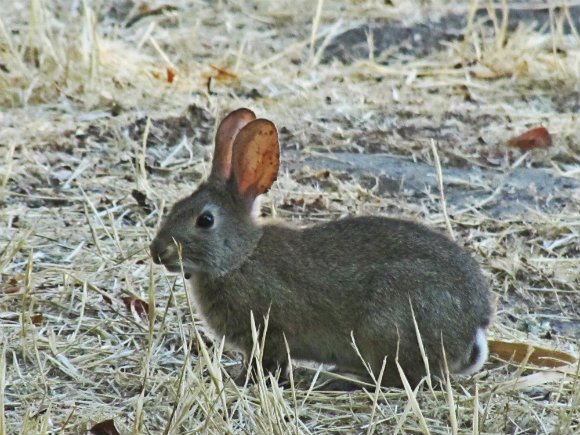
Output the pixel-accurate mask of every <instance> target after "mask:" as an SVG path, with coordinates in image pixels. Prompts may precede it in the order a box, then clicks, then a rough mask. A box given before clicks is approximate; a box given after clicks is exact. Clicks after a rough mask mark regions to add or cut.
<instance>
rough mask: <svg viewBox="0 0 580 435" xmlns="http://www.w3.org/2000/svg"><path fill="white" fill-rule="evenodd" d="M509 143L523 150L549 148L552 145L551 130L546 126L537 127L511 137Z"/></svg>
mask: <svg viewBox="0 0 580 435" xmlns="http://www.w3.org/2000/svg"><path fill="white" fill-rule="evenodd" d="M507 143H508V145H509V146H512V147H515V148H519V149H521V150H531V149H534V148H548V147H550V146H552V136H550V132H549V131H548V130H547V129H546V128H544V127H537V128H532V129H531V130H528V131H526V132H525V133H523V134H520V135H519V136H517V137H514V138H512V139H510V140H509V141H508V142H507Z"/></svg>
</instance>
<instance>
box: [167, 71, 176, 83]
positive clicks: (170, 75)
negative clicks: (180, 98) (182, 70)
mask: <svg viewBox="0 0 580 435" xmlns="http://www.w3.org/2000/svg"><path fill="white" fill-rule="evenodd" d="M174 79H175V70H174V69H173V68H167V83H173V80H174Z"/></svg>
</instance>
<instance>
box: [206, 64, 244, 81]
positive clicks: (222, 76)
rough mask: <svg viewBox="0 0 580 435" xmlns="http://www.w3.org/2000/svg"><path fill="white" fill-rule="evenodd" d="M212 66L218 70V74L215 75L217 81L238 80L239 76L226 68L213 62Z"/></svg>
mask: <svg viewBox="0 0 580 435" xmlns="http://www.w3.org/2000/svg"><path fill="white" fill-rule="evenodd" d="M210 67H211V68H212V69H214V70H215V71H216V72H217V74H216V75H215V76H213V77H214V78H215V79H216V80H217V81H220V82H226V81H231V80H236V79H237V78H238V76H237V75H235V74H234V73H231V72H229V71H228V70H226V69H223V68H219V67H217V66H215V65H211V64H210Z"/></svg>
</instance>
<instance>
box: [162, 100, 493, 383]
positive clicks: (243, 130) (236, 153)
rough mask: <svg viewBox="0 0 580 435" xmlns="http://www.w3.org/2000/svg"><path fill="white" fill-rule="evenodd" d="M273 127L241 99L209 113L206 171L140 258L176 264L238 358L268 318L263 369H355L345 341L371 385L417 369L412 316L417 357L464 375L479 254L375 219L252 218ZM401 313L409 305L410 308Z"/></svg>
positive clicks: (272, 155)
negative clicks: (297, 364)
mask: <svg viewBox="0 0 580 435" xmlns="http://www.w3.org/2000/svg"><path fill="white" fill-rule="evenodd" d="M279 156H280V150H279V144H278V134H277V131H276V127H275V126H274V124H273V123H272V122H270V121H268V120H266V119H256V117H255V115H254V113H253V112H251V111H250V110H248V109H243V108H242V109H239V110H236V111H234V112H232V113H230V114H229V115H228V116H227V117H226V118H225V119H224V120H223V121H222V122H221V124H220V126H219V128H218V131H217V134H216V140H215V154H214V158H213V164H212V170H211V174H210V176H209V178H208V180H207V181H206V182H205V183H203V184H202V185H201V186H200V187H199V188H198V189H197V190H196V191H195V192H194V193H193V194H192V195H190V196H188V197H186V198H183V199H181V200H180V201H178V202H177V203H176V204H175V205H174V206H173V209H172V210H171V213H169V215H168V216H167V218H166V219H165V221H164V223H163V224H162V226H161V229H160V230H159V233H158V234H157V236H156V237H155V239H154V240H153V242H152V243H151V256H152V257H153V261H154V262H155V263H158V264H163V265H164V266H165V267H166V268H167V270H169V271H171V272H180V271H182V270H183V272H184V274H185V277H186V278H187V279H189V281H190V284H191V292H192V295H193V297H194V300H195V302H196V305H197V308H198V310H199V314H200V315H201V316H202V318H203V319H204V320H205V322H206V323H207V325H208V326H209V327H210V328H211V329H212V330H213V332H214V333H215V334H216V335H217V336H218V337H220V338H221V337H222V336H225V338H226V342H227V343H229V344H230V345H233V346H234V347H235V348H237V349H239V350H240V351H241V352H243V353H244V355H245V356H246V361H247V357H248V356H249V355H250V352H251V349H252V345H253V341H252V333H251V325H250V323H251V322H250V312H253V315H254V318H255V319H256V322H263V319H264V317H265V316H269V317H268V318H269V322H268V330H267V338H266V341H265V348H264V349H263V361H262V364H263V366H264V369H266V370H269V371H271V372H274V371H275V370H276V369H277V368H280V369H281V370H282V373H285V371H286V369H287V367H288V364H289V361H288V357H287V349H286V345H285V340H284V338H286V340H287V342H288V346H289V349H290V353H291V356H292V358H294V359H298V360H309V361H315V362H319V363H327V364H333V365H335V366H336V368H337V369H338V370H339V371H344V372H348V373H353V374H358V375H361V376H365V377H367V376H368V372H367V370H366V369H365V367H364V365H363V364H362V362H361V360H360V358H359V356H358V355H357V353H356V351H355V350H354V346H353V345H352V342H353V339H354V342H355V343H356V347H357V348H358V350H359V351H360V354H361V355H362V357H363V358H364V360H365V361H366V362H367V363H368V364H369V365H370V368H371V369H372V370H373V372H374V373H377V374H378V372H379V371H380V369H381V366H382V364H383V360H384V359H385V358H386V366H385V371H384V376H383V380H382V382H383V384H384V385H401V379H400V376H399V373H398V370H397V368H396V365H395V358H398V362H399V363H400V365H401V366H402V368H403V370H404V372H405V375H406V376H407V378H408V379H409V381H410V382H411V383H417V382H418V381H419V380H420V379H421V377H422V376H424V375H425V373H426V371H425V366H424V362H423V360H422V357H421V353H420V349H419V345H418V339H417V333H416V328H415V324H414V321H413V316H414V318H415V319H416V322H417V325H418V329H419V331H420V335H421V339H422V342H423V345H424V348H425V353H426V355H427V357H428V359H429V363H430V367H432V368H433V367H435V370H436V369H438V368H441V367H442V366H443V364H444V362H443V361H444V360H443V348H444V349H445V355H446V358H447V365H448V367H449V370H450V372H451V373H458V374H471V373H474V372H476V371H477V370H479V369H480V368H481V367H482V365H483V363H484V362H485V360H486V358H487V353H488V350H487V341H486V328H487V327H488V325H489V323H490V319H491V316H492V308H491V303H490V292H489V288H488V285H487V283H486V281H485V279H484V277H483V276H482V274H481V271H480V268H479V266H478V264H477V263H476V262H475V261H474V260H473V259H472V258H471V257H470V256H469V255H468V254H467V253H465V252H464V251H463V250H462V249H461V248H460V247H459V246H457V245H456V244H455V243H453V242H452V241H450V240H449V239H448V238H447V237H445V236H443V235H441V234H439V233H437V232H434V231H432V230H430V229H427V228H426V227H424V226H422V225H419V224H416V223H412V222H408V221H404V220H398V219H390V218H386V217H371V216H368V217H349V218H345V219H341V220H338V221H335V222H328V223H324V224H322V225H316V226H312V227H308V228H303V229H297V228H292V227H290V226H287V225H285V224H283V223H280V222H264V223H258V222H256V220H255V219H254V218H253V217H252V207H253V205H254V201H255V200H256V198H257V197H258V196H259V195H260V194H262V193H264V192H266V191H267V190H268V189H269V188H270V186H271V185H272V183H273V182H274V180H275V179H276V177H277V172H278V166H279ZM412 313H413V314H412Z"/></svg>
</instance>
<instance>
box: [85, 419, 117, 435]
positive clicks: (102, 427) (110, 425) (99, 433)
mask: <svg viewBox="0 0 580 435" xmlns="http://www.w3.org/2000/svg"><path fill="white" fill-rule="evenodd" d="M90 432H91V433H92V434H93V435H119V431H118V430H117V428H116V427H115V421H114V420H113V419H111V420H105V421H101V422H100V423H97V424H95V425H94V426H93V427H92V428H91V430H90Z"/></svg>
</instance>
